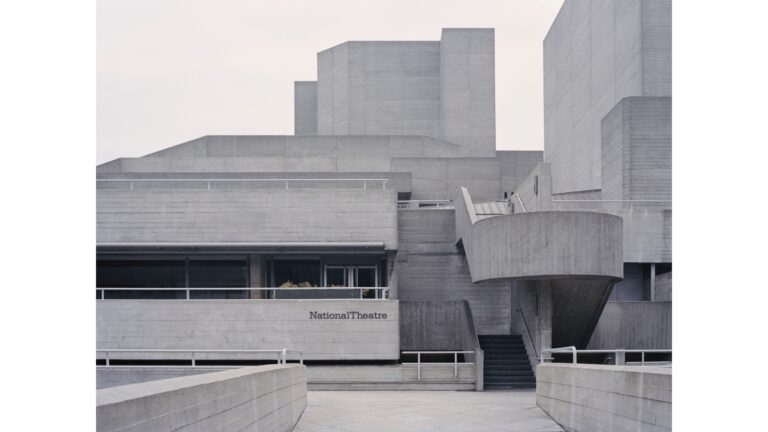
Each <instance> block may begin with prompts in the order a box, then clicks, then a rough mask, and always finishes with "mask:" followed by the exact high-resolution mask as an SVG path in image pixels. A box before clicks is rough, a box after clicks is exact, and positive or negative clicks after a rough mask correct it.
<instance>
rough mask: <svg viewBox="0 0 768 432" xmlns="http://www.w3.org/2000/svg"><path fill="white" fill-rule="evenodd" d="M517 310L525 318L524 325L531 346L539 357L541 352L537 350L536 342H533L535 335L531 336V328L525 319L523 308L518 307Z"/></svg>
mask: <svg viewBox="0 0 768 432" xmlns="http://www.w3.org/2000/svg"><path fill="white" fill-rule="evenodd" d="M517 311H518V312H520V317H521V318H522V319H523V325H524V326H525V333H526V334H527V335H528V340H529V341H530V342H531V348H533V354H534V355H535V356H536V358H539V352H538V351H537V350H536V344H535V343H534V342H533V336H531V329H530V328H528V321H526V319H525V313H523V310H522V309H520V308H517Z"/></svg>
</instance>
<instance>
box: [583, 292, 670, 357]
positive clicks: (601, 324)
mask: <svg viewBox="0 0 768 432" xmlns="http://www.w3.org/2000/svg"><path fill="white" fill-rule="evenodd" d="M587 348H589V349H616V348H625V349H672V302H671V301H664V302H647V301H639V302H608V303H606V305H605V309H603V314H602V315H601V316H600V321H598V323H597V327H595V332H594V333H593V334H592V339H590V340H589V345H588V346H587Z"/></svg>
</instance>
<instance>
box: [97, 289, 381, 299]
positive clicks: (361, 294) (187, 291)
mask: <svg viewBox="0 0 768 432" xmlns="http://www.w3.org/2000/svg"><path fill="white" fill-rule="evenodd" d="M371 290H373V293H374V297H373V298H372V299H369V298H366V297H364V295H365V293H366V291H371ZM106 291H146V292H151V291H178V292H184V293H185V298H183V299H167V300H213V299H206V298H192V296H191V293H192V292H194V291H266V292H267V293H269V292H272V298H263V299H250V300H281V299H279V298H276V294H277V293H278V292H286V293H291V292H299V291H329V292H332V291H358V292H359V297H339V299H340V300H347V299H353V298H359V299H360V300H386V299H388V298H389V287H306V288H303V287H283V288H281V287H266V288H262V287H230V288H191V287H190V288H183V287H178V288H177V287H170V288H168V287H159V288H143V287H131V288H127V287H126V288H119V287H117V288H116V287H112V288H96V292H97V293H98V294H99V300H120V299H108V298H106V295H105V293H106ZM308 298H312V297H308ZM300 299H301V298H297V300H300ZM215 300H227V299H215ZM231 300H243V299H231ZM282 300H291V299H282Z"/></svg>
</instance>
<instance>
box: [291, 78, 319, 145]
mask: <svg viewBox="0 0 768 432" xmlns="http://www.w3.org/2000/svg"><path fill="white" fill-rule="evenodd" d="M293 133H294V134H295V135H317V81H295V82H294V83H293Z"/></svg>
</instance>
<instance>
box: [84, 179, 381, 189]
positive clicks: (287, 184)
mask: <svg viewBox="0 0 768 432" xmlns="http://www.w3.org/2000/svg"><path fill="white" fill-rule="evenodd" d="M323 181H327V182H363V189H364V190H366V189H368V182H375V183H379V182H381V189H382V190H386V189H387V183H389V179H378V178H273V179H269V178H259V179H242V178H241V179H222V178H214V179H179V178H173V179H171V178H142V179H96V183H99V182H108V183H121V182H122V183H126V182H127V183H129V186H130V190H134V183H141V182H198V183H205V184H206V186H207V187H206V188H205V189H208V190H210V189H211V183H217V182H273V183H278V182H284V183H285V189H286V190H288V189H290V183H291V182H323ZM155 189H162V188H155ZM201 189H202V188H201Z"/></svg>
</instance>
